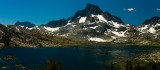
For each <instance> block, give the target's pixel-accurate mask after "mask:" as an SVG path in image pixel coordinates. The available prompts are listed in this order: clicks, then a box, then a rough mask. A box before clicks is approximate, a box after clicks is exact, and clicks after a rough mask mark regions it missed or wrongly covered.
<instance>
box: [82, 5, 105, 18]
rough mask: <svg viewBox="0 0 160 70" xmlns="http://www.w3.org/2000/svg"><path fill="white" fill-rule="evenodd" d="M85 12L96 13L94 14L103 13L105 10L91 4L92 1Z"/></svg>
mask: <svg viewBox="0 0 160 70" xmlns="http://www.w3.org/2000/svg"><path fill="white" fill-rule="evenodd" d="M85 12H87V13H89V14H94V15H98V14H101V13H103V11H102V10H101V9H100V8H99V7H98V6H97V5H94V4H90V3H88V4H87V6H86V8H85Z"/></svg>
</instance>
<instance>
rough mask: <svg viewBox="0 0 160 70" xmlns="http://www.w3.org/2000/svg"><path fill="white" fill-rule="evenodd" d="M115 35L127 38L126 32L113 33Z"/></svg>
mask: <svg viewBox="0 0 160 70" xmlns="http://www.w3.org/2000/svg"><path fill="white" fill-rule="evenodd" d="M112 33H113V34H115V35H116V36H119V37H126V36H125V33H126V31H124V32H123V31H121V32H116V31H112Z"/></svg>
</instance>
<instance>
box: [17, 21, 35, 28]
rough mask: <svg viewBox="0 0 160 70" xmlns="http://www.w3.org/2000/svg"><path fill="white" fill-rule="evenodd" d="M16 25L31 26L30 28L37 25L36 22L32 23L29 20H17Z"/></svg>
mask: <svg viewBox="0 0 160 70" xmlns="http://www.w3.org/2000/svg"><path fill="white" fill-rule="evenodd" d="M15 26H24V27H29V28H31V27H35V24H32V23H31V22H28V21H26V22H19V21H18V22H16V23H15Z"/></svg>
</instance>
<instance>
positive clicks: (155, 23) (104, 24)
mask: <svg viewBox="0 0 160 70" xmlns="http://www.w3.org/2000/svg"><path fill="white" fill-rule="evenodd" d="M22 24H23V23H21V25H16V26H8V27H7V28H12V29H14V30H15V31H16V32H18V33H22V34H23V33H24V34H28V36H29V35H30V34H34V35H36V36H37V34H35V33H36V32H38V33H40V34H41V35H43V38H41V37H39V36H37V37H38V39H40V40H41V39H42V41H43V39H44V40H47V39H46V38H44V36H46V37H47V36H55V37H56V40H58V41H60V40H61V39H62V40H67V41H71V42H74V43H75V42H76V43H77V42H78V43H79V42H92V41H95V42H108V43H125V44H145V45H147V44H148V45H150V44H151V45H160V44H159V42H160V40H159V38H160V17H153V18H151V19H149V20H146V21H145V22H144V23H143V24H141V25H140V26H137V27H136V26H132V25H130V24H125V23H123V21H122V20H121V19H120V18H119V17H116V16H114V15H112V14H110V13H109V12H104V11H102V10H101V9H100V8H99V7H98V6H97V5H93V4H87V6H86V7H85V8H84V9H82V10H79V11H77V12H76V13H75V15H74V16H73V17H70V18H68V19H67V20H66V19H60V20H54V21H50V22H48V23H47V24H43V25H40V26H34V27H28V26H25V25H24V24H23V25H22ZM1 32H2V34H3V31H1ZM34 32H35V33H34ZM24 36H25V35H24ZM28 36H27V37H28ZM15 37H17V36H15ZM18 38H19V37H18ZM50 38H51V39H52V37H50ZM53 39H54V38H53ZM48 41H50V39H49V40H47V42H48ZM40 42H41V41H40ZM54 42H55V41H54ZM65 42H66V41H65ZM50 43H51V42H50ZM66 43H68V42H66ZM42 45H43V44H42ZM44 45H46V43H45V44H44Z"/></svg>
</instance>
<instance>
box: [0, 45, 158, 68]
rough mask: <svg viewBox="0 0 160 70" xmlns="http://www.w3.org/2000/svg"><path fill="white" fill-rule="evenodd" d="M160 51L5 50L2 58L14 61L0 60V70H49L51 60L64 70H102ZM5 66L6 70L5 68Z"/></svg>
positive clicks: (124, 48) (135, 48) (138, 48)
mask: <svg viewBox="0 0 160 70" xmlns="http://www.w3.org/2000/svg"><path fill="white" fill-rule="evenodd" d="M157 49H160V47H144V46H143V47H142V46H114V45H107V46H99V47H76V46H75V47H73V46H72V47H67V48H36V49H33V48H6V49H0V58H2V57H4V56H6V55H12V56H14V57H16V58H17V59H16V60H15V61H6V60H0V66H1V67H0V70H18V69H17V68H15V65H16V64H22V65H24V66H26V67H27V68H29V69H31V70H36V69H38V68H40V67H47V61H48V60H56V61H57V62H58V63H60V64H62V65H63V68H64V70H101V69H102V67H104V66H106V67H107V66H108V64H109V63H110V62H111V61H114V60H117V59H127V58H130V57H133V56H135V55H138V54H140V53H144V52H147V51H149V50H157ZM4 66H6V67H7V68H6V69H5V68H3V67H4Z"/></svg>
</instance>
